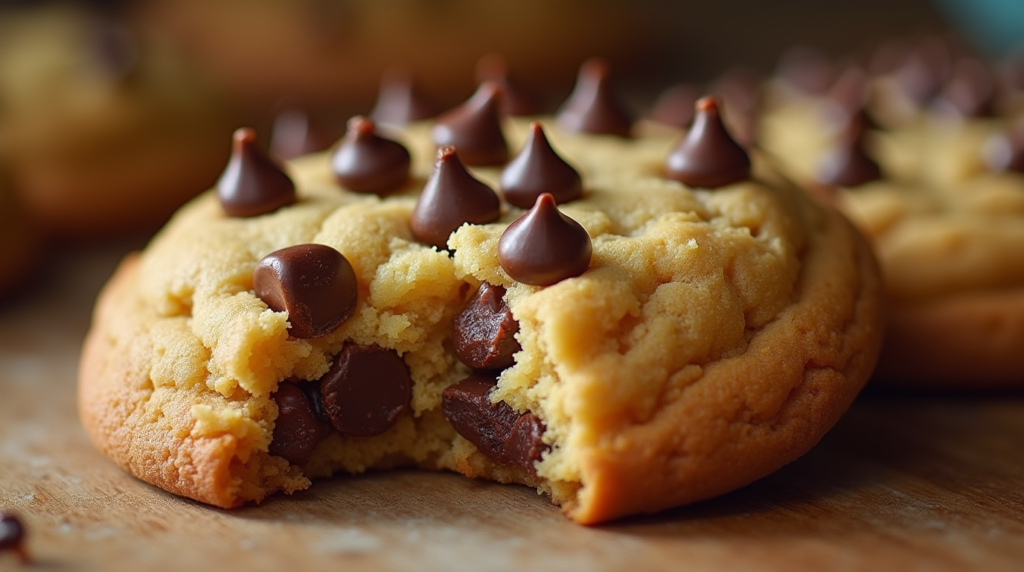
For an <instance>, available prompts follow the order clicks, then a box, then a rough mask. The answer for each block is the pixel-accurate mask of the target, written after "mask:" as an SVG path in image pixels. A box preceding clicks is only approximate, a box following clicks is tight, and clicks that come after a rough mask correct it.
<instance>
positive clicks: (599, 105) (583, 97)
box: [557, 58, 633, 137]
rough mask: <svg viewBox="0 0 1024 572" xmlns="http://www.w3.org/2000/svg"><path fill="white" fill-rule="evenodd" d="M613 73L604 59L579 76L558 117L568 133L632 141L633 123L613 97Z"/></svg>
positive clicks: (585, 67)
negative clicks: (626, 138)
mask: <svg viewBox="0 0 1024 572" xmlns="http://www.w3.org/2000/svg"><path fill="white" fill-rule="evenodd" d="M609 76H610V70H609V67H608V64H607V63H606V62H605V61H604V60H601V59H597V58H594V59H590V60H587V61H585V62H583V65H582V66H580V73H579V76H578V77H577V80H576V86H575V87H574V88H573V91H572V93H571V94H570V95H569V99H568V100H566V102H565V104H564V105H563V106H562V109H561V111H559V113H558V118H557V121H558V126H559V127H560V128H561V129H562V130H564V131H567V132H569V133H591V134H596V135H616V136H619V137H629V134H630V131H631V130H632V127H633V119H632V118H631V117H630V115H629V114H628V113H627V112H626V111H625V109H624V107H623V106H622V104H620V103H619V102H618V101H617V100H616V99H615V97H614V96H613V95H612V93H611V87H610V86H609V85H608V84H609Z"/></svg>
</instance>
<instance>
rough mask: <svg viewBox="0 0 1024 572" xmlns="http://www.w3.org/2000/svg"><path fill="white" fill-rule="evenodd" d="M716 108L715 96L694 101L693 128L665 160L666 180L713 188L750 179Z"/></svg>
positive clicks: (739, 149)
mask: <svg viewBox="0 0 1024 572" xmlns="http://www.w3.org/2000/svg"><path fill="white" fill-rule="evenodd" d="M720 108H721V103H720V102H719V100H718V98H717V97H714V96H708V97H702V98H701V99H699V100H697V104H696V110H697V113H696V119H695V120H694V123H693V128H692V129H690V131H689V133H687V134H686V136H685V137H684V138H683V139H682V141H681V142H680V143H679V145H678V146H677V147H676V148H675V149H674V150H673V151H672V152H671V153H670V154H669V156H668V158H667V159H666V161H665V173H666V175H667V176H668V177H669V178H670V179H674V180H676V181H680V182H682V183H684V184H686V185H688V186H690V187H696V188H705V189H716V188H718V187H723V186H725V185H730V184H733V183H738V182H740V181H744V180H746V179H748V178H750V169H751V164H750V156H749V155H747V152H746V151H745V150H744V149H743V147H741V146H740V145H739V143H737V142H736V140H735V139H733V137H732V135H730V134H729V130H728V129H727V128H726V126H725V123H724V122H723V121H722V114H721V110H720Z"/></svg>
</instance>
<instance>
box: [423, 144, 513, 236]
mask: <svg viewBox="0 0 1024 572" xmlns="http://www.w3.org/2000/svg"><path fill="white" fill-rule="evenodd" d="M499 216H501V199H499V198H498V195H497V194H495V192H494V191H493V190H492V189H491V188H490V187H488V186H487V185H485V184H484V183H482V182H480V181H479V180H477V179H475V178H474V177H473V175H470V174H469V171H467V170H466V167H465V166H463V164H462V161H460V160H459V155H457V154H456V152H455V148H454V147H441V148H440V149H438V151H437V162H436V163H435V164H434V172H433V173H431V175H430V179H429V180H427V184H426V185H425V186H424V187H423V193H422V194H421V195H420V198H419V200H418V201H416V208H415V209H413V212H412V218H411V219H410V220H409V227H410V228H411V229H412V234H413V236H415V237H416V240H418V241H420V242H422V243H424V244H431V245H434V246H436V247H438V248H441V249H444V248H446V246H447V244H448V237H449V236H451V234H452V233H453V232H455V230H456V229H457V228H459V227H460V226H462V225H463V223H467V222H468V223H472V224H487V223H489V222H494V221H496V220H498V217H499Z"/></svg>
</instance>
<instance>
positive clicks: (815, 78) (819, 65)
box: [776, 46, 836, 95]
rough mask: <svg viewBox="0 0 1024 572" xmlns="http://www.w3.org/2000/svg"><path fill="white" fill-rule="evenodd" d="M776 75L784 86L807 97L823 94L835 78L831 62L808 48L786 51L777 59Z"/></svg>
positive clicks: (802, 47) (800, 47)
mask: <svg viewBox="0 0 1024 572" xmlns="http://www.w3.org/2000/svg"><path fill="white" fill-rule="evenodd" d="M776 73H777V74H778V76H779V78H780V79H782V81H784V82H785V83H786V85H788V86H790V87H792V88H793V89H795V90H796V91H798V92H800V93H804V94H808V95H822V94H824V93H825V92H826V91H828V88H829V87H831V86H832V82H833V81H835V77H836V72H835V69H834V68H833V66H832V62H830V61H829V60H828V58H827V57H825V55H824V54H822V53H821V52H819V51H818V50H816V49H814V48H811V47H808V46H795V47H793V48H790V49H788V50H786V51H785V53H783V54H782V56H780V57H779V64H778V66H777V68H776Z"/></svg>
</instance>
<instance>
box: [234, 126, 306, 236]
mask: <svg viewBox="0 0 1024 572" xmlns="http://www.w3.org/2000/svg"><path fill="white" fill-rule="evenodd" d="M217 196H218V197H219V198H220V204H221V207H222V208H223V209H224V212H225V213H227V214H228V216H233V217H253V216H259V215H264V214H268V213H272V212H274V211H276V210H277V209H279V208H281V207H284V206H287V205H290V204H292V203H294V202H295V200H296V199H295V184H294V183H293V182H292V180H291V178H290V177H289V176H288V175H287V174H285V172H284V171H283V170H282V169H281V167H279V166H278V165H277V164H276V163H275V162H274V161H272V160H271V159H270V157H267V155H266V154H265V153H263V151H262V150H260V148H259V147H257V146H256V132H255V131H253V130H252V129H250V128H248V127H242V128H240V129H237V130H236V131H235V135H234V151H233V152H232V154H231V160H230V161H228V166H227V168H226V169H224V174H222V175H221V176H220V181H218V182H217Z"/></svg>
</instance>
